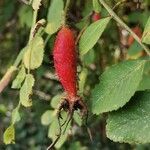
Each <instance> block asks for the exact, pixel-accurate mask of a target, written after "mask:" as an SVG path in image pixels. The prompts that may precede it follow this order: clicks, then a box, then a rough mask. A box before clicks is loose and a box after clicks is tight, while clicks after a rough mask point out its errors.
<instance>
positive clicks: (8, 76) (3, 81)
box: [0, 66, 17, 93]
mask: <svg viewBox="0 0 150 150" xmlns="http://www.w3.org/2000/svg"><path fill="white" fill-rule="evenodd" d="M16 69H17V68H16V67H15V66H11V67H10V68H9V69H8V70H7V72H6V73H5V75H4V76H3V78H2V79H1V81H0V93H1V92H2V91H3V90H4V88H5V87H6V86H7V85H8V83H9V82H10V80H11V76H12V74H13V72H14V71H15V70H16Z"/></svg>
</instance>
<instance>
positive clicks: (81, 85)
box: [79, 68, 88, 95]
mask: <svg viewBox="0 0 150 150" xmlns="http://www.w3.org/2000/svg"><path fill="white" fill-rule="evenodd" d="M87 75H88V70H87V69H86V68H83V70H82V71H81V73H80V74H79V92H80V93H81V94H82V95H83V93H84V87H85V83H86V79H87Z"/></svg>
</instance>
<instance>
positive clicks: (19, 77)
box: [11, 66, 26, 89]
mask: <svg viewBox="0 0 150 150" xmlns="http://www.w3.org/2000/svg"><path fill="white" fill-rule="evenodd" d="M25 76H26V72H25V68H24V66H22V67H21V69H20V70H19V72H18V75H17V76H16V78H15V80H14V81H13V83H12V86H11V88H13V89H19V88H20V87H21V84H22V82H23V80H24V79H25Z"/></svg>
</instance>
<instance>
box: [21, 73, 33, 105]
mask: <svg viewBox="0 0 150 150" xmlns="http://www.w3.org/2000/svg"><path fill="white" fill-rule="evenodd" d="M33 85H34V78H33V76H32V75H31V74H28V75H26V79H25V82H24V84H23V85H22V87H21V89H20V102H21V104H22V105H23V106H25V107H30V106H32V100H31V98H30V96H31V94H32V87H33Z"/></svg>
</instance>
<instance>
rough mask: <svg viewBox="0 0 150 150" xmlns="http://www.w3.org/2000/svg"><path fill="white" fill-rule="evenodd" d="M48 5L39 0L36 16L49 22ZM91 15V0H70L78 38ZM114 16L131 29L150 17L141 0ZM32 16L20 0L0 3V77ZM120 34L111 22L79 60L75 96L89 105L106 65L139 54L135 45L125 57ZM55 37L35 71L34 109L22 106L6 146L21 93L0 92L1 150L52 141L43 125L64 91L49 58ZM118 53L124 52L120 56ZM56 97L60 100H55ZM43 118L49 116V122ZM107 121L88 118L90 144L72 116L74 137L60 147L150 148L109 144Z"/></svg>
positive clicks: (40, 149) (35, 149)
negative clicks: (5, 138) (7, 131)
mask: <svg viewBox="0 0 150 150" xmlns="http://www.w3.org/2000/svg"><path fill="white" fill-rule="evenodd" d="M118 1H119V0H113V1H109V0H107V3H108V4H109V5H110V6H111V7H113V6H114V5H115V4H116V3H117V2H118ZM64 2H65V1H64ZM50 4H51V0H43V1H42V5H41V8H40V10H39V14H38V18H39V19H41V18H44V19H47V18H48V16H47V15H48V10H49V7H50ZM139 5H140V6H139ZM92 11H93V8H92V1H91V0H76V1H73V0H72V1H71V5H70V9H69V13H68V15H67V17H68V18H67V20H68V24H69V26H71V27H72V28H74V29H75V30H76V32H75V33H76V34H77V33H78V32H79V31H80V30H81V29H82V28H83V27H84V26H85V25H86V24H90V23H91V19H86V18H88V16H89V15H90V14H91V13H92ZM115 12H116V13H117V14H118V15H119V16H121V18H122V19H123V20H124V21H125V22H126V23H127V24H128V25H129V26H130V27H134V26H137V25H138V26H139V27H140V28H141V29H142V31H143V30H144V27H145V24H146V21H147V19H148V17H149V15H150V1H149V0H143V1H142V3H141V4H138V3H137V2H134V1H126V2H124V3H122V4H120V5H119V6H118V7H117V8H116V9H115ZM100 13H101V16H102V18H103V17H106V16H108V13H107V11H106V10H105V9H104V8H103V7H102V8H101V9H100ZM32 15H33V12H32V8H31V6H28V5H25V4H24V3H23V1H21V0H1V1H0V77H2V76H3V75H4V73H5V72H6V70H7V68H8V67H9V66H10V65H11V64H13V63H14V61H15V59H16V57H17V55H18V54H19V52H20V50H21V49H22V48H24V47H25V46H26V44H27V41H28V37H29V33H30V28H31V24H32ZM49 18H50V19H51V18H53V17H52V16H51V17H49ZM55 19H56V18H54V20H55ZM50 21H51V20H50ZM59 21H60V20H59ZM58 26H59V25H58ZM47 32H48V31H47ZM55 32H56V31H55ZM122 33H123V29H122V28H120V27H119V26H117V25H116V23H115V22H114V21H111V23H110V24H108V27H107V28H106V30H105V32H104V33H103V35H102V38H101V39H100V40H99V41H98V42H97V43H96V45H95V46H94V47H93V49H92V51H89V52H88V53H87V54H86V55H85V56H84V57H82V58H81V61H82V65H83V66H84V69H82V66H81V65H79V66H78V72H79V73H81V74H80V78H81V80H80V81H79V84H80V87H79V89H80V91H79V92H81V95H84V99H85V101H86V102H87V104H88V105H89V106H90V103H91V101H90V100H91V96H90V94H91V89H93V88H94V86H95V85H96V84H97V83H98V82H99V76H100V75H101V73H102V72H103V71H104V70H105V69H106V68H107V67H108V66H110V65H112V64H114V63H117V62H120V60H122V59H125V57H126V55H127V54H128V55H130V54H132V55H136V54H137V53H139V52H140V51H142V49H141V50H139V49H138V50H135V47H138V45H136V43H133V45H131V47H130V48H129V53H128V50H127V48H126V41H127V39H126V38H127V37H126V36H125V35H124V34H122ZM42 34H43V35H42V36H43V38H44V39H46V37H47V33H46V32H43V33H42ZM55 36H56V35H55V34H54V35H52V36H51V38H50V39H49V40H48V42H47V44H46V46H45V53H44V60H43V63H42V65H41V66H40V67H39V68H38V69H37V70H35V71H34V72H33V74H34V77H35V80H36V82H35V86H34V89H33V97H32V99H33V106H32V107H31V108H27V109H25V108H24V107H22V106H21V110H20V116H21V120H20V121H19V122H18V123H17V124H16V125H15V129H16V135H15V137H16V140H15V144H10V145H7V146H6V145H4V143H3V133H4V131H5V129H6V128H7V127H8V126H9V125H10V120H11V113H12V110H13V109H14V108H15V107H16V106H17V104H18V102H19V92H18V90H15V89H12V88H11V83H10V84H9V85H8V87H6V89H5V90H4V91H3V93H1V94H0V150H26V149H29V150H44V149H46V147H48V146H49V145H50V143H51V142H52V141H51V139H49V138H48V129H49V128H50V127H49V126H45V125H48V124H49V122H50V121H51V120H50V119H51V111H52V110H54V108H55V107H56V104H55V103H54V98H55V100H56V99H57V100H58V97H59V96H60V94H62V92H63V89H62V87H61V85H60V83H59V82H58V80H57V78H56V76H55V71H54V65H53V59H52V47H53V43H54V39H55ZM124 41H125V42H124ZM124 43H125V44H124ZM120 49H123V52H122V51H121V50H120ZM129 57H130V56H129ZM135 57H138V58H139V55H138V56H137V55H136V56H135ZM14 77H15V75H14ZM14 77H13V78H14ZM54 96H55V97H54ZM56 96H58V97H57V98H56ZM57 100H56V102H57ZM58 101H59V100H58ZM89 109H90V107H89ZM45 113H46V114H45ZM44 115H45V116H44ZM47 115H49V118H48V116H47ZM41 117H42V118H41ZM75 117H77V116H75ZM43 118H44V120H43ZM106 118H107V114H104V115H99V116H96V115H91V114H90V115H89V120H88V126H89V128H90V129H91V132H92V135H93V142H91V141H90V139H89V135H88V133H87V130H86V127H85V126H81V127H80V125H81V124H80V120H79V119H78V118H75V119H74V120H75V123H74V124H73V127H72V133H69V137H67V140H66V142H65V143H64V144H63V145H62V146H61V148H59V149H60V150H66V149H67V150H99V149H104V150H105V149H108V150H128V149H129V150H132V149H134V150H149V149H150V145H149V144H145V145H135V144H134V145H129V144H121V143H115V142H112V141H110V140H109V139H108V138H107V137H106V132H105V125H106ZM41 120H42V121H41Z"/></svg>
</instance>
